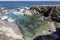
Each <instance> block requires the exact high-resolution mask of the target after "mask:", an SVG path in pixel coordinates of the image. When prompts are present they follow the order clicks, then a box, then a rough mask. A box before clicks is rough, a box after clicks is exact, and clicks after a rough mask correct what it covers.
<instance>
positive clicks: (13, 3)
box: [0, 1, 60, 8]
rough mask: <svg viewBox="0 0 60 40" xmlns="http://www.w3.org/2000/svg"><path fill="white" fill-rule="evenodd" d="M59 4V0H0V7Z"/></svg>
mask: <svg viewBox="0 0 60 40" xmlns="http://www.w3.org/2000/svg"><path fill="white" fill-rule="evenodd" d="M53 4H54V5H60V2H59V1H0V7H5V8H16V7H25V6H28V7H30V6H33V5H53Z"/></svg>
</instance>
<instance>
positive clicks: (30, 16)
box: [0, 6, 60, 40]
mask: <svg viewBox="0 0 60 40" xmlns="http://www.w3.org/2000/svg"><path fill="white" fill-rule="evenodd" d="M6 12H7V11H6ZM6 12H5V11H4V10H3V11H2V10H0V14H1V13H3V14H5V13H6ZM7 13H8V12H7ZM12 13H13V14H14V15H16V14H17V15H18V16H23V17H22V18H23V20H20V19H21V17H20V18H19V20H18V23H19V24H18V25H17V22H16V21H17V20H16V21H13V20H12V22H9V21H10V20H8V19H7V17H5V16H4V17H3V16H2V17H1V18H0V40H4V39H5V40H35V39H34V38H36V37H37V36H43V35H44V36H46V35H52V34H55V33H54V32H56V31H57V30H56V29H58V28H60V6H32V7H30V8H28V9H21V10H20V9H17V10H15V11H13V12H12ZM24 17H27V19H24ZM8 18H9V17H8ZM2 19H3V20H2ZM12 19H13V18H12ZM20 23H21V24H20ZM19 28H20V29H19ZM21 30H22V31H23V34H22V31H21ZM57 34H58V33H57ZM54 36H56V35H54ZM23 37H24V38H23ZM44 38H45V37H44ZM53 38H54V39H55V37H52V38H51V40H52V39H53ZM56 38H57V37H56ZM42 40H43V39H42Z"/></svg>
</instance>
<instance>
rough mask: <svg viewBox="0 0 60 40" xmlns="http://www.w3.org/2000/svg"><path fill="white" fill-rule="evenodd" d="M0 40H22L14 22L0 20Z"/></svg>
mask: <svg viewBox="0 0 60 40" xmlns="http://www.w3.org/2000/svg"><path fill="white" fill-rule="evenodd" d="M0 40H23V35H22V32H21V30H19V28H18V25H17V24H16V23H15V22H14V23H10V22H8V21H7V20H4V21H3V20H1V19H0Z"/></svg>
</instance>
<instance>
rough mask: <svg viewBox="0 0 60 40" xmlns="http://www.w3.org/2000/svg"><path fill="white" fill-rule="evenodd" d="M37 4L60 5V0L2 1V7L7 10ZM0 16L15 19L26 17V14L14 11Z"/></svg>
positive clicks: (0, 6)
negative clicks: (17, 13) (18, 13)
mask: <svg viewBox="0 0 60 40" xmlns="http://www.w3.org/2000/svg"><path fill="white" fill-rule="evenodd" d="M35 5H60V2H59V1H0V8H5V9H7V10H11V9H15V8H24V7H31V6H35ZM0 16H4V17H8V21H9V20H10V21H14V20H17V19H19V18H20V19H22V18H23V19H24V18H25V19H26V17H25V16H21V15H19V16H18V15H14V14H13V11H11V13H9V14H0Z"/></svg>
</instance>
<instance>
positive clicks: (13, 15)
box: [0, 7, 29, 22]
mask: <svg viewBox="0 0 60 40" xmlns="http://www.w3.org/2000/svg"><path fill="white" fill-rule="evenodd" d="M25 9H29V8H28V7H25V8H15V9H6V10H5V9H3V8H2V9H0V10H2V11H6V12H5V13H4V14H2V13H0V17H1V19H2V20H5V19H7V20H8V22H15V21H16V20H17V19H18V18H19V17H20V18H23V17H22V16H24V10H25Z"/></svg>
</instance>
